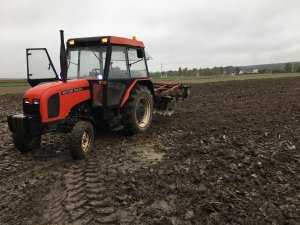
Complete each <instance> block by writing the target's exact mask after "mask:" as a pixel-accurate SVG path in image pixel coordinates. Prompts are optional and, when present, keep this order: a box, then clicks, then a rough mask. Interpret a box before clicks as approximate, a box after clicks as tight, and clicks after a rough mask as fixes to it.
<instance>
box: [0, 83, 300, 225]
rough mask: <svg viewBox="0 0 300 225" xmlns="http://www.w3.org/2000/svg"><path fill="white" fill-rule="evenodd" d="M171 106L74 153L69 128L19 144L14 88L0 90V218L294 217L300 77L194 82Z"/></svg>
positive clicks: (208, 220)
mask: <svg viewBox="0 0 300 225" xmlns="http://www.w3.org/2000/svg"><path fill="white" fill-rule="evenodd" d="M177 107H178V110H177V111H176V113H175V114H173V115H172V116H167V117H165V116H161V115H155V116H154V118H153V124H152V126H151V128H150V129H149V130H148V131H147V132H145V133H142V134H138V135H136V136H134V137H130V138H128V137H124V136H123V135H122V133H120V132H111V133H108V132H103V131H98V132H97V135H96V136H97V138H96V141H95V151H94V152H93V153H92V155H91V157H90V158H89V159H88V160H87V161H75V160H73V159H72V158H71V156H70V152H69V136H68V135H57V134H55V135H54V134H47V135H46V136H45V137H43V140H42V141H43V142H42V147H41V149H39V150H37V151H35V152H31V153H27V154H20V153H19V152H17V151H16V149H15V148H14V146H13V144H12V140H11V137H10V133H9V132H8V128H7V124H6V115H7V114H9V113H18V112H21V95H5V96H0V121H1V122H0V135H1V136H0V160H1V163H0V224H22V225H24V224H166V225H167V224H173V225H179V224H299V223H300V150H299V149H300V79H299V78H285V79H270V80H252V81H237V82H226V83H211V84H197V85H196V84H195V85H193V98H192V99H189V100H187V101H185V102H183V103H178V105H177Z"/></svg>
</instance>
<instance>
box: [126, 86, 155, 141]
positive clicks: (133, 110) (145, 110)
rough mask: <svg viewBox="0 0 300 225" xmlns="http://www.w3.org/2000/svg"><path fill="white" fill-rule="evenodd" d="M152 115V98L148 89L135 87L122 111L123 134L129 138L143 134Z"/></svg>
mask: <svg viewBox="0 0 300 225" xmlns="http://www.w3.org/2000/svg"><path fill="white" fill-rule="evenodd" d="M152 115H153V97H152V95H151V93H150V90H149V88H147V87H146V86H141V85H137V86H136V87H135V88H134V89H133V90H132V92H131V93H130V96H129V98H128V100H127V102H126V104H125V105H124V107H123V109H122V123H123V125H124V134H125V135H127V136H131V135H133V134H135V133H137V132H143V131H145V130H147V129H148V127H149V126H150V124H151V121H152Z"/></svg>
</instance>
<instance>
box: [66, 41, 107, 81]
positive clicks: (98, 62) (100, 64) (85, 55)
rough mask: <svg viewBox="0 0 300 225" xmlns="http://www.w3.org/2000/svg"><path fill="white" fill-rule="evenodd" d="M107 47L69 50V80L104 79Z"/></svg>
mask: <svg viewBox="0 0 300 225" xmlns="http://www.w3.org/2000/svg"><path fill="white" fill-rule="evenodd" d="M106 52H107V47H106V46H88V47H75V48H68V53H67V54H68V79H80V78H85V79H100V80H102V79H103V76H104V68H105V59H106Z"/></svg>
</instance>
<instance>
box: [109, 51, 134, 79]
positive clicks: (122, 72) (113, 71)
mask: <svg viewBox="0 0 300 225" xmlns="http://www.w3.org/2000/svg"><path fill="white" fill-rule="evenodd" d="M126 78H129V73H128V69H127V63H126V48H125V47H120V46H112V53H111V61H110V67H109V74H108V79H109V80H112V79H126Z"/></svg>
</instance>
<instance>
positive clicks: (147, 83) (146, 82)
mask: <svg viewBox="0 0 300 225" xmlns="http://www.w3.org/2000/svg"><path fill="white" fill-rule="evenodd" d="M138 84H139V85H143V86H146V87H147V88H149V90H150V92H151V94H152V96H153V99H154V88H153V84H152V81H151V80H149V79H145V80H134V81H133V82H132V83H131V84H130V86H129V87H128V88H127V90H126V92H125V95H124V97H123V99H122V102H121V105H120V107H123V106H124V105H125V103H126V102H127V100H128V98H129V96H130V93H131V91H132V90H133V88H134V87H135V86H136V85H138Z"/></svg>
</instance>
